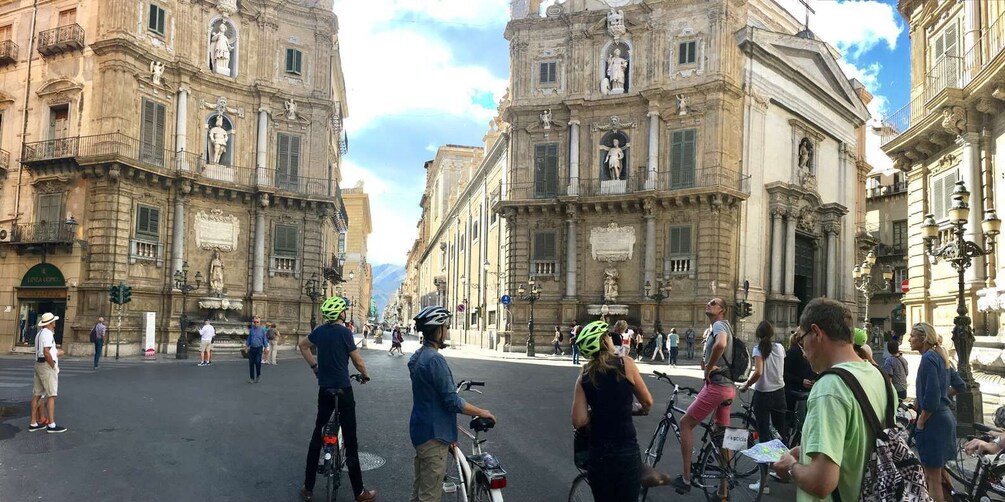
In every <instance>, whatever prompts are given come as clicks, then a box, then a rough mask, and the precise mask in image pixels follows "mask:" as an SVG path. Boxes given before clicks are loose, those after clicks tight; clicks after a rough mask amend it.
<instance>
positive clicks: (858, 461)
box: [774, 298, 896, 502]
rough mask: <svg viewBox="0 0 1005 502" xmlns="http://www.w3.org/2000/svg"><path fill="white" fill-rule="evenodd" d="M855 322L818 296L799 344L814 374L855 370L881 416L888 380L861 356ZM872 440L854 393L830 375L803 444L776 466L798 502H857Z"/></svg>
mask: <svg viewBox="0 0 1005 502" xmlns="http://www.w3.org/2000/svg"><path fill="white" fill-rule="evenodd" d="M853 323H854V321H853V320H852V316H851V312H850V311H849V310H848V308H847V307H845V306H844V304H842V303H840V302H837V301H834V300H830V299H826V298H817V299H815V300H813V301H811V302H810V303H809V304H808V305H807V306H806V308H805V309H804V310H803V315H802V316H801V317H800V318H799V333H797V342H796V343H798V344H799V345H800V346H802V348H803V350H804V351H805V353H806V358H807V359H808V360H809V362H810V365H811V366H812V367H813V371H815V372H817V373H822V372H824V371H825V370H827V369H830V368H834V367H838V368H844V369H846V370H848V371H849V372H851V374H852V375H854V376H855V378H856V379H858V382H859V384H861V385H862V388H863V389H864V390H865V393H866V396H867V397H868V398H869V404H870V405H872V407H873V409H874V410H875V412H876V415H877V416H880V417H882V416H885V411H886V389H885V387H884V385H885V380H884V379H883V375H882V373H880V371H879V370H878V369H877V368H876V367H874V366H873V365H871V364H869V363H868V362H866V361H863V360H862V359H861V358H859V357H858V355H856V353H855V348H854V346H853V345H852V341H853V338H852V328H851V326H852V324H853ZM894 404H896V403H894ZM873 440H874V439H873V438H871V437H870V434H869V432H868V426H867V425H866V424H865V417H864V415H863V414H862V409H861V408H860V407H859V403H858V402H857V401H856V400H855V397H854V396H853V395H852V392H851V389H849V388H848V386H846V385H845V384H844V382H843V381H842V380H841V378H840V377H838V376H837V375H825V376H823V377H822V378H820V379H819V380H817V382H816V384H814V385H813V389H812V390H810V396H809V399H808V400H807V401H806V420H805V421H804V422H803V439H802V443H801V444H800V445H799V446H797V447H795V448H793V449H792V450H791V451H789V453H787V454H785V455H783V456H782V458H781V460H779V461H778V462H775V464H774V469H775V472H776V473H777V474H778V475H779V476H781V477H782V478H783V479H789V478H792V479H793V480H794V481H795V484H796V488H797V493H796V500H797V501H799V502H809V501H817V500H832V498H831V495H832V494H833V493H834V491H835V490H837V491H838V492H839V493H840V494H841V500H858V499H859V495H860V492H861V490H862V478H863V476H864V473H865V463H866V461H867V460H868V458H867V455H868V454H869V451H870V444H871V442H872V441H873ZM796 459H799V460H798V461H797V460H796Z"/></svg>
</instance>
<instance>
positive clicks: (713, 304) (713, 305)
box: [706, 300, 721, 307]
mask: <svg viewBox="0 0 1005 502" xmlns="http://www.w3.org/2000/svg"><path fill="white" fill-rule="evenodd" d="M706 306H707V307H715V306H721V305H719V304H718V303H716V301H715V300H711V301H709V302H708V303H707V304H706Z"/></svg>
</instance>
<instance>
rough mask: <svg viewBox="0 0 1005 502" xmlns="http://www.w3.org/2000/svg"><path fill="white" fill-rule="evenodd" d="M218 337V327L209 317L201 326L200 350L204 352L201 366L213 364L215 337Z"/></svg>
mask: <svg viewBox="0 0 1005 502" xmlns="http://www.w3.org/2000/svg"><path fill="white" fill-rule="evenodd" d="M215 337H216V328H214V327H213V325H212V324H210V322H209V319H206V320H205V321H203V323H202V327H201V328H199V343H200V345H199V352H200V353H201V354H202V361H200V362H199V366H209V365H210V364H213V338H215Z"/></svg>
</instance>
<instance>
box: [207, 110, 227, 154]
mask: <svg viewBox="0 0 1005 502" xmlns="http://www.w3.org/2000/svg"><path fill="white" fill-rule="evenodd" d="M228 140H230V133H229V132H227V130H226V129H224V128H223V115H217V116H216V125H215V126H213V127H212V128H211V129H210V130H209V141H210V143H211V145H210V153H211V156H212V160H213V164H219V163H220V160H222V159H223V154H224V153H226V152H227V142H228Z"/></svg>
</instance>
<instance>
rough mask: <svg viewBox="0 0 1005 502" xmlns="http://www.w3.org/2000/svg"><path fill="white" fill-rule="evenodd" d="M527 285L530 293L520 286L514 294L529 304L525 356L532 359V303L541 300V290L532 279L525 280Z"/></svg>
mask: <svg viewBox="0 0 1005 502" xmlns="http://www.w3.org/2000/svg"><path fill="white" fill-rule="evenodd" d="M527 285H528V286H530V291H527V290H526V289H524V288H523V284H521V285H520V286H519V287H518V288H517V289H516V292H517V294H518V295H520V299H521V300H523V301H525V302H530V319H528V320H527V331H528V333H529V336H528V337H527V356H528V357H534V302H536V301H537V300H538V298H541V289H540V288H538V287H537V283H536V282H534V278H533V277H530V278H528V279H527Z"/></svg>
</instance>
